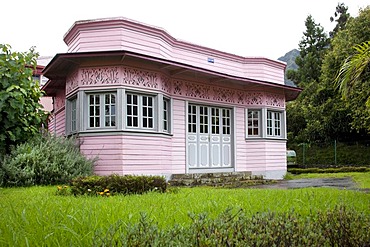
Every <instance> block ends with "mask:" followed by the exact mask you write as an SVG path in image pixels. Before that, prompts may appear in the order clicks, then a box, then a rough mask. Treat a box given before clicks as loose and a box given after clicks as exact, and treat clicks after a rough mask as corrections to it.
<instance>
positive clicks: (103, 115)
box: [88, 93, 116, 128]
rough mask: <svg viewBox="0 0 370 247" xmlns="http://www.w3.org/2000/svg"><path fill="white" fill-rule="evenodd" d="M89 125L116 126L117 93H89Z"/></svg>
mask: <svg viewBox="0 0 370 247" xmlns="http://www.w3.org/2000/svg"><path fill="white" fill-rule="evenodd" d="M88 116H89V120H88V127H90V128H99V127H115V126H116V94H114V93H105V94H89V95H88Z"/></svg>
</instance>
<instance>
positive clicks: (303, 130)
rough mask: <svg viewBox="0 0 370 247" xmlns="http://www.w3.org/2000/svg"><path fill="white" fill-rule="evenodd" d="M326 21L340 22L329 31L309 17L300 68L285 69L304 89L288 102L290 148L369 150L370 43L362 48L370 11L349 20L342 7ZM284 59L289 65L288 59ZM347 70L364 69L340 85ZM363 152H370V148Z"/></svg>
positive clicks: (369, 27) (368, 32) (368, 30)
mask: <svg viewBox="0 0 370 247" xmlns="http://www.w3.org/2000/svg"><path fill="white" fill-rule="evenodd" d="M333 12H334V11H333ZM328 18H331V20H332V21H334V22H335V23H336V27H335V28H334V29H333V30H330V31H329V32H328V33H327V32H326V31H325V30H324V29H323V27H321V26H320V24H317V23H316V22H315V20H314V17H313V16H311V15H309V16H308V17H307V18H306V21H305V27H306V30H304V31H303V34H304V36H303V38H302V40H301V41H300V42H299V44H298V46H299V49H298V52H299V54H298V56H297V57H296V59H295V63H296V65H297V66H298V67H297V69H296V70H288V71H287V79H289V80H292V81H293V82H294V83H295V84H296V85H297V86H299V87H301V88H303V91H302V93H301V94H300V96H299V97H298V98H297V99H296V100H295V101H293V102H289V103H288V104H287V124H288V125H287V128H288V146H289V147H295V148H297V147H298V145H301V146H302V145H303V143H305V144H304V145H306V144H307V146H310V145H311V146H313V145H326V144H332V143H333V142H334V141H339V142H341V143H344V144H346V143H347V144H356V145H362V144H363V145H365V146H368V145H369V143H370V63H369V61H370V51H369V47H370V43H369V45H368V46H366V45H364V46H360V47H362V49H360V48H359V45H361V44H364V42H366V41H370V7H369V6H368V7H367V8H365V9H363V10H360V12H359V15H358V16H357V17H351V16H350V15H349V13H348V8H347V7H346V6H345V5H344V4H338V6H337V7H336V9H335V13H334V17H330V13H328ZM365 44H367V43H365ZM366 47H367V50H366ZM282 59H285V60H287V61H286V62H287V63H288V61H289V57H286V56H284V57H283V58H282ZM282 59H280V60H282ZM355 59H356V62H352V63H350V62H351V61H353V60H355ZM285 60H283V61H285ZM366 61H367V63H366ZM345 62H347V63H345ZM349 66H353V68H354V70H359V69H361V71H360V72H358V73H357V74H356V77H354V76H353V75H354V74H355V73H354V72H353V71H352V72H351V71H350V72H347V74H343V76H344V77H343V78H345V79H347V84H344V83H342V84H341V83H340V82H341V81H340V80H338V73H339V71H341V69H342V70H343V69H344V72H346V71H347V70H348V69H349ZM356 66H357V67H356ZM361 66H362V67H361ZM352 79H353V80H352ZM343 88H344V89H343ZM341 89H342V90H341ZM361 150H362V149H361ZM365 150H366V152H370V150H369V147H368V148H367V149H365ZM358 155H359V156H363V155H361V153H359V154H358ZM363 157H364V156H363ZM367 162H368V164H369V165H370V161H367ZM362 163H364V162H362ZM365 163H366V162H365Z"/></svg>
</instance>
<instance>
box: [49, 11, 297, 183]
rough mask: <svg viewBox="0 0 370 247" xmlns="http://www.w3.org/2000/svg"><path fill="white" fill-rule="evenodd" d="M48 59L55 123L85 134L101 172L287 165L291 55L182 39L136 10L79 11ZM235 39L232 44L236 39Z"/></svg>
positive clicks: (256, 170)
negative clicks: (132, 15) (137, 16)
mask: <svg viewBox="0 0 370 247" xmlns="http://www.w3.org/2000/svg"><path fill="white" fill-rule="evenodd" d="M64 41H65V43H66V44H67V46H68V52H67V53H63V54H57V55H56V56H55V57H54V58H53V59H52V61H51V62H50V63H49V64H48V65H47V66H46V68H45V69H44V75H45V76H46V77H47V78H49V81H48V82H47V84H46V85H45V86H44V88H43V89H44V90H45V91H46V93H47V94H48V95H49V96H52V97H53V98H54V100H53V102H54V109H53V117H52V119H51V122H50V124H49V130H50V132H52V133H55V134H57V135H65V136H70V135H76V136H78V138H79V140H80V143H81V146H80V149H81V151H82V152H83V153H84V154H85V155H87V156H90V157H92V156H98V158H99V160H98V162H97V166H96V168H95V172H96V173H97V174H100V175H106V174H112V173H116V174H122V175H123V174H151V175H164V176H167V177H168V178H169V177H170V176H171V175H173V174H187V173H216V172H245V171H250V172H252V174H255V175H263V176H265V177H266V178H274V179H279V178H282V177H283V176H284V174H285V173H286V134H287V133H286V116H285V102H286V101H290V100H294V99H295V98H296V97H297V96H298V94H299V92H300V89H299V88H295V87H290V86H286V85H284V70H285V66H286V65H285V63H282V62H279V61H275V60H270V59H266V58H262V57H242V56H238V55H233V54H229V53H226V52H222V51H218V50H214V49H210V48H207V47H203V46H199V45H195V44H191V43H188V42H184V41H180V40H177V39H175V38H174V37H172V36H171V35H169V34H168V33H167V32H166V31H165V30H163V29H161V28H157V27H153V26H149V25H145V24H142V23H138V22H135V21H132V20H128V19H126V18H111V19H97V20H87V21H77V22H76V23H74V24H73V26H72V27H71V28H70V29H69V30H68V32H67V33H66V35H65V37H64ZM230 45H232V44H230Z"/></svg>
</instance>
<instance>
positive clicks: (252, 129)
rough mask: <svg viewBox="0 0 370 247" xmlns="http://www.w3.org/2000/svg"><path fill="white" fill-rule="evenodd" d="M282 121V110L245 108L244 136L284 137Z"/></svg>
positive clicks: (283, 117)
mask: <svg viewBox="0 0 370 247" xmlns="http://www.w3.org/2000/svg"><path fill="white" fill-rule="evenodd" d="M284 123H285V115H284V111H282V110H270V109H266V108H262V109H247V110H246V138H284V137H285V129H284V128H283V127H284Z"/></svg>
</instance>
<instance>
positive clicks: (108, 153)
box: [80, 135, 123, 175]
mask: <svg viewBox="0 0 370 247" xmlns="http://www.w3.org/2000/svg"><path fill="white" fill-rule="evenodd" d="M122 139H123V137H122V136H119V135H116V136H83V137H80V150H81V152H82V153H83V154H84V155H85V156H87V157H88V158H91V159H93V158H97V163H96V166H95V173H96V174H98V175H109V174H119V175H122V174H123V170H122V165H123V154H122V147H123V145H122V143H123V141H122Z"/></svg>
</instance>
